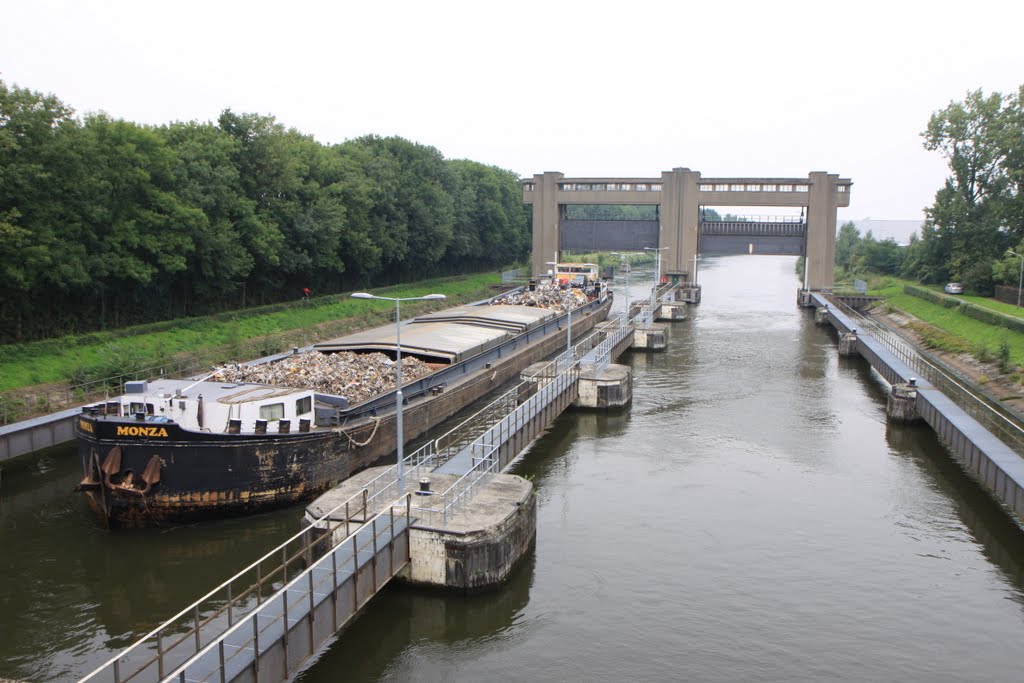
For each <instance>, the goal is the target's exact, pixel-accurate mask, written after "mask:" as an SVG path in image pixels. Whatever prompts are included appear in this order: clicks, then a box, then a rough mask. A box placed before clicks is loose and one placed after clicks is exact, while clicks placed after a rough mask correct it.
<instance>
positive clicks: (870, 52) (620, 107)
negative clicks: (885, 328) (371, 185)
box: [0, 0, 1024, 220]
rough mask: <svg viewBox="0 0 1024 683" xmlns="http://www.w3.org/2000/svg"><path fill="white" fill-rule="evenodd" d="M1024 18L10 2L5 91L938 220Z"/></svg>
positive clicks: (930, 10)
mask: <svg viewBox="0 0 1024 683" xmlns="http://www.w3.org/2000/svg"><path fill="white" fill-rule="evenodd" d="M1022 35H1024V3H1021V2H1019V1H1018V0H1000V1H998V2H994V1H991V0H973V1H972V2H964V1H963V0H960V1H958V2H948V1H946V0H941V1H938V2H918V1H916V0H915V1H913V2H910V1H902V0H889V1H888V2H874V1H871V2H828V1H827V0H817V1H814V2H803V1H798V2H797V1H776V2H770V1H762V2H745V1H742V0H731V1H729V0H724V1H717V2H716V1H707V0H705V1H703V2H684V1H683V0H677V1H676V2H660V1H657V0H648V1H647V2H636V1H634V2H627V1H624V0H620V1H619V2H605V1H598V0H590V1H586V2H558V1H557V0H547V1H545V2H532V1H530V2H515V3H510V2H504V3H498V2H493V1H492V2H488V1H487V0H476V1H475V2H444V1H441V0H438V1H434V2H424V1H420V2H405V1H398V0H391V1H390V2H365V1H364V2H354V1H349V2H346V1H344V0H338V1H336V2H301V1H298V0H295V1H293V2H282V1H279V2H263V1H256V0H253V1H249V2H234V1H232V2H227V1H223V0H206V1H205V2H194V1H192V0H177V1H176V2H157V1H156V0H148V1H147V0H134V1H132V2H89V1H86V0H77V1H72V2H67V1H63V0H60V1H57V0H48V1H45V2H32V1H26V0H0V79H3V80H4V81H6V82H7V83H8V85H11V84H17V85H19V86H22V87H27V88H31V89H33V90H39V91H43V92H48V93H53V94H55V95H57V96H58V97H59V98H60V99H61V100H62V101H64V102H65V103H66V104H68V105H70V106H72V107H74V108H75V109H76V110H77V111H78V112H79V113H84V112H90V111H99V110H102V111H105V112H107V113H109V114H110V115H112V116H115V117H120V118H125V119H128V120H132V121H136V122H139V123H155V124H159V123H166V122H169V121H174V120H191V119H196V120H200V121H207V120H214V119H216V117H217V116H218V114H219V113H220V111H221V110H223V109H225V108H228V107H230V108H232V109H234V110H235V111H238V112H255V113H261V114H272V115H274V116H275V117H277V119H278V121H280V122H282V123H284V124H285V125H287V126H290V127H294V128H297V129H298V130H300V131H302V132H304V133H307V134H311V135H313V136H314V137H315V138H316V139H317V140H319V141H320V142H323V143H335V142H341V141H343V140H347V139H350V138H354V137H358V136H360V135H364V134H367V133H375V134H378V135H385V136H386V135H400V136H402V137H404V138H407V139H410V140H414V141H416V142H420V143H424V144H428V145H432V146H434V147H437V148H438V149H439V150H441V152H442V153H443V154H444V155H445V156H446V157H449V158H469V159H473V160H475V161H480V162H483V163H486V164H492V165H496V166H500V167H502V168H507V169H510V170H512V171H515V172H516V173H518V174H519V175H521V176H524V177H525V176H530V175H533V174H534V173H539V172H542V171H546V170H556V171H562V172H563V173H565V174H566V175H567V176H643V177H653V176H658V175H659V174H660V172H661V171H663V170H670V169H672V168H674V167H679V166H684V167H688V168H691V169H693V170H697V171H700V172H701V173H702V174H703V175H704V176H705V177H713V176H718V177H722V176H748V177H749V176H775V177H790V176H792V177H805V176H806V175H807V173H808V172H809V171H817V170H824V171H830V172H833V173H839V174H840V175H841V176H842V177H848V178H851V179H852V180H853V181H854V187H853V193H852V195H851V206H850V208H848V209H841V210H840V211H841V213H840V220H843V219H846V218H864V217H871V218H875V219H914V220H917V219H920V218H921V216H922V212H921V210H922V208H923V207H925V206H927V205H929V204H931V202H932V200H933V197H934V193H935V191H936V190H937V189H938V188H939V187H940V186H941V185H942V182H943V180H944V178H945V177H946V175H947V171H946V166H945V163H944V161H943V160H942V159H941V158H940V157H939V156H938V154H937V153H934V152H927V151H925V149H924V148H923V147H922V145H921V137H920V135H919V134H920V133H921V131H923V130H924V129H925V127H926V125H927V122H928V118H929V116H930V115H931V114H932V112H933V111H936V110H938V109H942V108H944V107H945V106H946V105H947V104H948V103H949V102H950V101H952V100H960V99H963V97H964V95H965V94H966V93H967V91H969V90H973V89H976V88H979V87H980V88H983V89H984V90H985V91H986V92H989V91H993V90H998V91H1001V92H1003V93H1009V92H1013V91H1015V90H1016V89H1017V88H1018V87H1019V86H1020V85H1021V84H1022V83H1024V40H1022V38H1021V36H1022Z"/></svg>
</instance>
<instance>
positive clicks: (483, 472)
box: [413, 354, 579, 526]
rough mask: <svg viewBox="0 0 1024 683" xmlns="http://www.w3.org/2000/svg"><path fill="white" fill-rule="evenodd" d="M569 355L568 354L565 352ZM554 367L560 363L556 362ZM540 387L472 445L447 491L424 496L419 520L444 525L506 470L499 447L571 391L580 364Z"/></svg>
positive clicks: (417, 508) (416, 512)
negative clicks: (468, 464)
mask: <svg viewBox="0 0 1024 683" xmlns="http://www.w3.org/2000/svg"><path fill="white" fill-rule="evenodd" d="M563 355H565V354H563ZM553 367H554V369H556V370H557V369H558V368H559V365H558V364H557V363H555V364H554V366H553ZM545 379H547V380H548V381H546V382H545V383H544V385H543V386H542V387H540V388H539V389H538V390H537V393H535V394H534V395H533V396H531V397H530V398H528V399H527V400H526V401H524V402H523V403H522V404H521V405H519V406H518V407H517V408H516V409H515V410H513V411H512V412H511V413H510V414H508V415H506V416H505V417H504V418H503V419H501V420H500V421H498V422H497V423H496V424H495V425H493V426H492V427H491V428H490V429H488V430H487V431H486V432H484V433H483V434H482V435H480V437H478V438H477V439H476V440H474V441H473V443H471V444H470V445H469V447H468V448H469V452H470V457H471V463H472V466H471V467H470V469H469V470H468V471H466V472H465V473H464V474H462V475H461V476H460V477H459V478H458V479H457V480H456V481H455V482H454V483H452V484H451V485H450V486H449V487H448V488H447V489H445V490H444V491H442V492H440V493H437V494H434V495H431V496H429V497H425V496H424V497H423V498H426V499H427V500H429V501H430V503H429V506H427V505H426V504H424V505H415V506H414V507H413V510H414V516H415V517H416V518H417V519H418V520H419V522H420V523H421V524H422V523H426V524H427V525H428V526H429V525H436V524H438V523H441V524H444V523H446V522H447V521H448V516H449V515H450V514H453V513H456V512H458V511H460V510H462V509H463V508H464V507H465V505H466V504H467V503H468V502H469V501H470V500H472V498H473V495H474V494H475V493H476V491H477V490H478V485H479V484H486V483H487V482H488V481H490V479H491V477H492V476H493V475H495V474H497V473H499V472H500V471H501V469H502V463H501V459H500V458H499V457H498V455H499V449H500V448H501V447H502V445H504V444H505V443H506V442H508V441H509V440H510V439H511V438H512V437H513V436H515V435H516V434H517V433H519V431H520V430H522V429H523V428H524V427H526V426H527V425H528V424H529V422H530V420H532V419H534V418H535V417H536V416H537V415H538V414H539V413H540V412H541V410H543V409H544V408H545V407H546V406H547V405H548V404H550V403H552V402H553V401H554V400H555V399H556V398H557V397H558V396H559V395H561V394H562V393H564V392H565V391H567V390H568V389H569V388H570V387H571V386H572V385H573V384H574V383H575V382H577V381H578V379H579V366H578V365H577V364H576V363H573V364H571V365H568V366H566V367H564V369H561V370H560V371H558V372H557V374H556V375H554V376H553V377H550V378H545Z"/></svg>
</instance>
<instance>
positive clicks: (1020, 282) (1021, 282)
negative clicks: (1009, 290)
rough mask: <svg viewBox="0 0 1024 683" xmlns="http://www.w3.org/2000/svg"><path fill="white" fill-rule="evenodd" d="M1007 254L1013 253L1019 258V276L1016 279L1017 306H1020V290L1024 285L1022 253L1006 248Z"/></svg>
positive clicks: (1023, 258)
mask: <svg viewBox="0 0 1024 683" xmlns="http://www.w3.org/2000/svg"><path fill="white" fill-rule="evenodd" d="M1006 253H1007V254H1013V255H1014V256H1016V257H1018V258H1019V259H1020V278H1019V279H1018V280H1017V308H1020V290H1021V287H1022V286H1024V255H1021V254H1018V253H1017V252H1015V251H1014V250H1013V249H1007V250H1006Z"/></svg>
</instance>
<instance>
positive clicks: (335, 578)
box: [167, 495, 411, 683]
mask: <svg viewBox="0 0 1024 683" xmlns="http://www.w3.org/2000/svg"><path fill="white" fill-rule="evenodd" d="M410 498H411V496H410V495H406V496H403V497H402V498H400V499H398V500H396V501H394V502H393V503H392V504H390V505H388V506H387V507H386V508H385V509H384V510H382V511H381V512H379V513H377V514H376V515H374V516H373V517H372V518H370V519H368V520H366V521H365V522H364V523H362V524H360V525H359V528H358V529H356V530H355V531H353V532H352V533H351V534H346V536H345V538H344V539H342V540H340V541H338V542H333V532H329V534H328V535H327V536H325V537H323V538H322V539H321V540H324V541H326V544H327V548H326V549H325V550H324V551H323V552H322V554H319V555H318V556H317V557H316V558H313V557H310V558H309V566H308V567H306V568H305V569H304V570H303V571H302V572H301V573H300V574H298V575H297V576H295V577H294V578H293V579H292V580H291V581H287V582H285V584H284V585H283V586H281V588H280V589H279V590H278V591H277V592H276V593H274V594H273V595H272V596H270V597H269V598H267V599H266V600H264V601H263V602H262V603H261V604H260V605H258V606H257V607H255V608H254V609H252V610H251V611H249V612H248V613H247V614H246V615H244V616H243V617H241V618H240V619H238V620H237V621H236V622H235V623H234V624H231V625H229V626H228V627H227V628H226V629H223V630H222V631H221V633H220V634H219V635H218V636H217V637H216V638H214V639H213V640H211V642H209V643H208V644H206V646H205V647H203V648H202V649H201V650H199V651H198V652H196V653H195V654H194V655H192V656H191V657H190V658H189V659H188V660H187V661H186V662H184V663H182V664H181V665H179V667H178V668H177V669H175V670H174V671H173V672H171V674H170V675H169V676H168V677H167V678H168V679H169V680H180V681H181V682H182V683H185V682H186V681H200V682H203V681H211V680H216V681H220V682H222V683H223V682H224V681H226V680H228V679H229V678H233V677H234V676H232V675H229V673H228V672H229V670H235V671H238V672H239V673H241V672H244V670H245V669H246V668H248V667H252V669H253V671H255V672H259V671H260V657H261V653H263V652H264V651H265V650H267V649H269V647H270V646H271V645H272V644H273V643H274V642H275V641H277V640H281V641H283V649H284V658H283V659H284V666H285V671H284V672H282V673H283V676H282V678H283V679H288V678H289V677H290V676H291V675H294V674H295V673H296V672H295V671H288V665H289V662H290V661H291V660H292V657H291V656H289V654H288V650H289V646H288V637H289V631H290V629H291V628H292V627H294V626H295V625H298V624H300V623H301V622H303V621H305V622H306V623H308V624H309V634H308V640H307V639H306V637H305V636H303V637H300V638H299V643H300V645H299V647H303V648H304V649H305V651H304V652H303V653H302V655H304V656H301V657H299V658H298V659H300V661H304V659H305V658H306V657H308V656H310V655H312V654H313V653H314V652H315V651H316V650H317V649H319V647H318V646H319V643H317V642H316V641H315V639H314V634H313V632H314V626H313V616H314V614H315V612H316V610H317V606H318V605H319V604H321V603H322V602H323V601H324V600H329V599H333V601H334V604H333V605H332V606H333V607H334V609H332V614H333V615H334V616H333V618H332V620H333V621H334V622H335V623H333V624H332V629H331V630H330V631H329V632H328V633H327V634H326V637H330V635H331V634H333V633H334V632H336V631H337V630H338V628H339V627H341V626H342V625H343V623H338V622H339V619H338V617H337V613H338V609H337V603H338V602H339V600H338V589H339V588H341V586H342V585H343V583H344V582H345V581H346V580H348V579H352V581H354V582H359V575H360V570H361V569H362V568H363V567H364V566H369V568H370V569H372V576H371V577H370V578H371V580H372V582H373V586H372V588H371V589H370V590H360V589H359V587H358V586H355V585H353V588H352V591H351V599H352V603H353V604H351V605H350V606H349V609H347V610H346V612H347V615H348V618H351V617H352V616H354V615H355V614H356V613H357V612H358V611H359V609H360V608H361V607H362V606H363V605H365V604H366V602H368V601H369V600H370V598H372V597H373V595H375V594H376V592H377V590H379V588H380V587H381V585H382V584H381V582H380V578H381V577H380V576H379V572H380V571H383V570H382V569H378V566H377V561H376V556H377V555H378V553H379V552H380V551H382V550H384V549H386V548H387V546H388V544H389V543H391V542H393V541H394V539H395V537H396V529H397V530H398V532H407V531H408V529H409V526H410V521H411V518H410V513H411V506H410ZM396 509H397V510H398V511H399V513H398V514H397V515H396V514H395V510H396ZM321 519H322V518H321ZM396 520H399V521H402V520H404V523H400V524H397V525H396ZM344 524H346V526H347V524H348V520H347V519H346V521H345V522H344ZM337 526H340V524H339V525H337ZM406 548H408V545H406ZM391 550H392V551H393V547H392V548H391ZM388 558H389V560H390V565H391V566H389V567H388V573H387V579H386V580H388V579H390V578H391V577H392V576H394V574H395V573H396V572H397V571H398V569H400V568H401V567H400V566H399V567H396V566H394V565H395V557H394V553H393V552H389V553H388ZM405 559H408V558H407V557H406V558H405ZM404 564H405V561H404V560H403V561H402V562H401V565H404ZM386 580H385V582H386ZM325 584H327V585H326V586H325ZM289 615H291V616H289ZM261 617H262V618H261ZM261 638H262V641H263V642H262V645H261ZM211 662H212V663H211ZM256 677H257V678H258V674H257V676H256Z"/></svg>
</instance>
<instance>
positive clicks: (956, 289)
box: [946, 282, 964, 294]
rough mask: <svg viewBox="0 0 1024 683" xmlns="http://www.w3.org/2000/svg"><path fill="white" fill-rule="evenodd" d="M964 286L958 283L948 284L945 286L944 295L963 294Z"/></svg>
mask: <svg viewBox="0 0 1024 683" xmlns="http://www.w3.org/2000/svg"><path fill="white" fill-rule="evenodd" d="M963 293H964V286H963V285H962V284H960V283H959V282H950V283H949V284H947V285H946V294H963Z"/></svg>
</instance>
